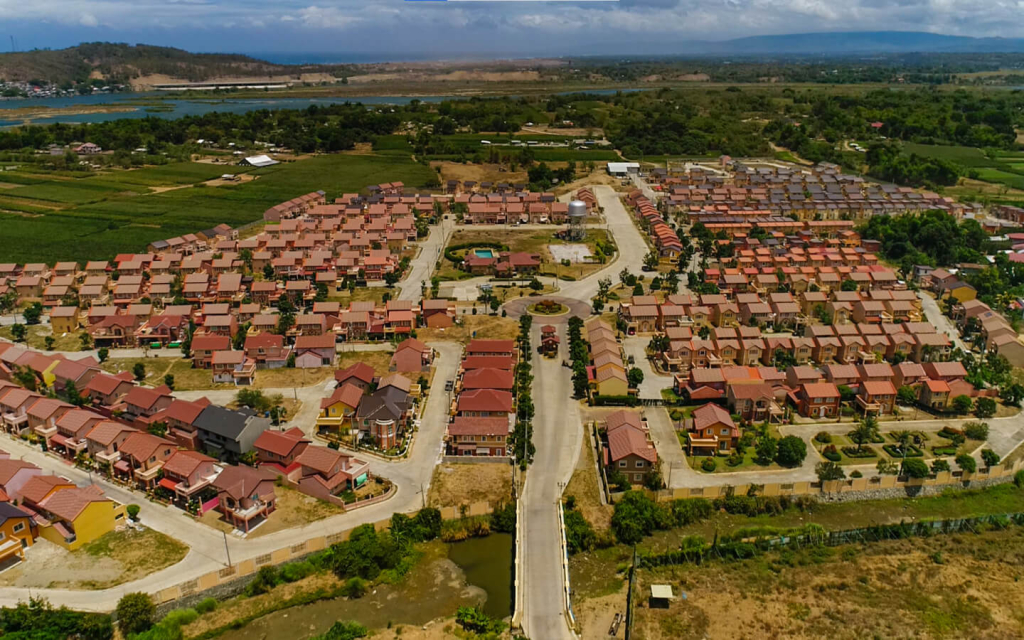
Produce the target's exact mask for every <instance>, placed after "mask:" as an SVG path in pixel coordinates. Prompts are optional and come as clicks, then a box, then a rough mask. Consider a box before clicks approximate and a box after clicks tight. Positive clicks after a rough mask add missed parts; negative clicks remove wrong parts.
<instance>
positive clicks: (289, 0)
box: [0, 0, 1024, 61]
mask: <svg viewBox="0 0 1024 640" xmlns="http://www.w3.org/2000/svg"><path fill="white" fill-rule="evenodd" d="M861 30H863V31H874V30H887V31H888V30H901V31H928V32H933V33H943V34H952V35H969V36H1004V37H1021V36H1024V0H619V1H617V2H616V1H610V2H583V1H568V2H550V1H549V2H543V1H541V2H538V1H529V0H520V1H511V2H508V1H505V2H422V1H408V0H362V1H359V0H0V51H9V50H10V46H11V42H10V36H12V35H13V36H14V38H15V46H16V47H17V49H18V50H26V49H31V48H62V47H66V46H71V45H74V44H77V43H79V42H91V41H100V40H102V41H114V42H129V43H147V44H156V45H165V46H175V47H180V48H183V49H188V50H190V51H210V52H239V53H250V54H267V53H273V52H280V53H289V52H293V53H294V52H317V53H320V54H323V53H331V54H337V55H338V58H339V59H338V60H337V61H344V59H345V58H346V57H348V58H350V59H352V60H353V61H361V60H359V59H357V58H361V59H379V60H399V59H409V58H410V57H435V58H436V57H445V56H449V57H474V56H512V55H514V56H528V57H538V56H554V55H559V56H560V55H594V54H601V53H613V54H617V55H621V54H629V53H635V54H671V53H673V47H674V46H677V45H678V44H679V43H680V42H686V41H694V40H724V39H729V38H736V37H743V36H751V35H771V34H785V33H802V32H816V31H861ZM320 57H322V56H320ZM318 61H323V60H318Z"/></svg>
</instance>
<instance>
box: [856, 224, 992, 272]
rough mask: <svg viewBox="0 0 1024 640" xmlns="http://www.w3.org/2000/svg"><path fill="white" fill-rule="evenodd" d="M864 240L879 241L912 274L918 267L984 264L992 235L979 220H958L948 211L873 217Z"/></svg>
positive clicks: (863, 232) (864, 228)
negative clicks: (970, 263) (989, 234)
mask: <svg viewBox="0 0 1024 640" xmlns="http://www.w3.org/2000/svg"><path fill="white" fill-rule="evenodd" d="M860 234H861V236H862V237H864V238H870V239H872V240H879V241H881V243H882V255H883V256H884V257H885V258H886V259H887V260H889V261H891V262H895V263H897V264H899V265H900V270H901V271H903V272H904V273H910V272H911V271H912V269H913V266H914V265H915V264H924V265H931V266H935V267H947V266H951V265H954V264H956V263H958V262H983V261H984V251H985V246H986V243H987V242H988V237H989V236H988V233H986V232H985V230H984V229H982V228H981V225H980V224H979V223H978V221H977V220H963V221H962V222H957V219H956V218H954V217H953V216H951V215H950V214H948V213H946V212H945V211H937V210H936V211H925V212H924V213H920V214H904V215H898V216H871V217H870V218H868V221H867V223H865V224H864V225H863V226H862V227H860Z"/></svg>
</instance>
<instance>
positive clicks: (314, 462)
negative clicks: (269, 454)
mask: <svg viewBox="0 0 1024 640" xmlns="http://www.w3.org/2000/svg"><path fill="white" fill-rule="evenodd" d="M295 463H296V464H297V465H299V467H300V468H301V471H299V472H298V478H299V479H298V483H299V489H300V490H301V491H302V492H303V493H306V494H309V495H311V496H315V497H318V498H321V499H323V498H326V497H328V496H332V495H334V494H336V493H338V492H340V491H343V490H345V489H354V488H356V487H359V486H361V485H362V484H363V483H365V482H366V480H367V479H368V478H369V477H370V465H369V464H367V463H366V462H363V461H362V460H357V459H356V458H353V457H352V456H350V455H347V454H344V453H342V452H340V451H336V450H334V449H329V448H327V447H317V446H314V445H310V446H308V447H306V448H305V449H304V450H303V451H302V453H300V454H299V455H298V457H296V458H295Z"/></svg>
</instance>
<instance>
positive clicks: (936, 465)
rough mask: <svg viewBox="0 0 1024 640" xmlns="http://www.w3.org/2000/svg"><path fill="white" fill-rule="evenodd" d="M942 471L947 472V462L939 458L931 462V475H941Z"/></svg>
mask: <svg viewBox="0 0 1024 640" xmlns="http://www.w3.org/2000/svg"><path fill="white" fill-rule="evenodd" d="M943 471H949V462H947V461H946V460H943V459H942V458H939V459H937V460H934V461H933V462H932V473H942V472H943Z"/></svg>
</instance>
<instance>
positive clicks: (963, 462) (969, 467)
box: [956, 453, 978, 473]
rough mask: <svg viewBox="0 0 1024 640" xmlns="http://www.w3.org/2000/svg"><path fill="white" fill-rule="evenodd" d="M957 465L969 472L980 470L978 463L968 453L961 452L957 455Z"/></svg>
mask: <svg viewBox="0 0 1024 640" xmlns="http://www.w3.org/2000/svg"><path fill="white" fill-rule="evenodd" d="M956 466H958V467H960V468H961V469H962V470H964V471H966V472H968V473H974V472H975V471H977V470H978V463H977V462H976V461H975V460H974V458H973V457H971V455H970V454H968V453H961V454H960V455H958V456H957V457H956Z"/></svg>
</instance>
